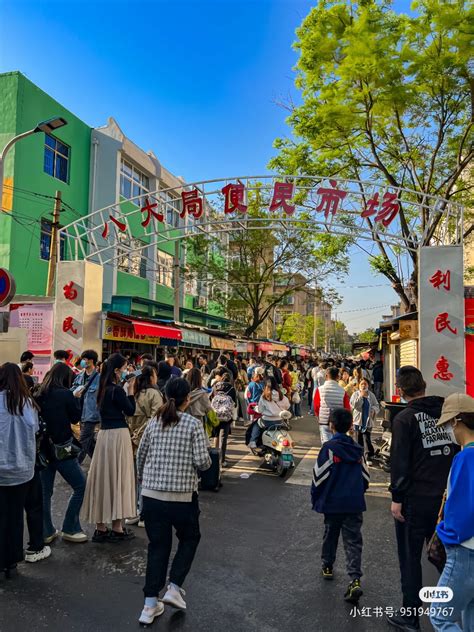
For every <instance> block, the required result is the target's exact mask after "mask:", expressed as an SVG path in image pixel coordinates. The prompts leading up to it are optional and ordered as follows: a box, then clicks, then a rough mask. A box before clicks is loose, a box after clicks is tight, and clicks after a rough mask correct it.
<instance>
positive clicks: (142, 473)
mask: <svg viewBox="0 0 474 632" xmlns="http://www.w3.org/2000/svg"><path fill="white" fill-rule="evenodd" d="M189 393H190V386H189V383H188V382H187V381H186V380H184V379H182V378H176V379H174V380H170V381H169V382H168V383H167V384H166V390H165V394H166V403H165V404H164V405H163V406H162V407H161V408H160V410H159V411H158V416H157V418H155V419H152V420H151V421H150V423H149V424H148V426H147V427H146V430H145V432H144V434H143V437H142V440H141V443H140V446H139V448H138V453H137V470H138V480H139V481H140V482H141V486H142V497H143V519H144V521H145V529H146V532H147V536H148V540H149V544H148V561H147V569H146V581H145V587H144V589H143V592H144V593H145V605H144V608H143V611H142V614H141V615H140V619H139V622H140V623H146V624H150V623H152V622H153V621H154V619H155V618H156V617H158V616H159V615H161V614H162V613H163V610H164V605H163V604H169V605H170V606H173V607H174V608H178V609H180V610H186V602H185V601H184V599H183V595H184V590H183V589H182V586H183V583H184V580H185V578H186V576H187V574H188V573H189V570H190V568H191V564H192V562H193V559H194V555H195V554H196V549H197V547H198V544H199V540H200V539H201V534H200V531H199V504H198V494H197V488H198V477H197V471H198V470H207V469H209V468H210V466H211V459H210V456H209V439H208V438H207V435H206V433H205V432H204V428H203V425H202V423H201V422H200V421H199V420H198V419H196V418H195V417H192V416H191V415H188V414H187V413H186V412H184V411H185V410H186V408H187V407H188V406H189V402H190V397H189ZM173 527H174V528H175V529H176V535H177V537H178V549H177V551H176V554H175V556H174V560H173V563H172V565H171V570H170V576H169V577H170V583H169V585H168V590H167V592H166V593H165V595H164V597H163V599H162V600H161V601H158V595H159V593H160V591H161V590H162V589H163V588H164V587H165V585H166V577H167V573H168V563H169V558H170V554H171V546H172V538H173Z"/></svg>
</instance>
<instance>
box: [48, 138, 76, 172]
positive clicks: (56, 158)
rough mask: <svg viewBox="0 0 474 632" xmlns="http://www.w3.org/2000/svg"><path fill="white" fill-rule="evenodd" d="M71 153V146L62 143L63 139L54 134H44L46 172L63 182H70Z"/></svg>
mask: <svg viewBox="0 0 474 632" xmlns="http://www.w3.org/2000/svg"><path fill="white" fill-rule="evenodd" d="M70 154H71V148H70V147H68V146H67V145H65V144H64V143H61V141H59V140H58V139H57V138H54V136H50V135H49V134H45V135H44V164H43V170H44V172H45V173H47V174H49V175H50V176H53V178H57V179H58V180H62V181H63V182H69V158H70Z"/></svg>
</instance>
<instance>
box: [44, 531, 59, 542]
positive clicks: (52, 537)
mask: <svg viewBox="0 0 474 632" xmlns="http://www.w3.org/2000/svg"><path fill="white" fill-rule="evenodd" d="M58 535H59V531H58V530H57V529H56V531H55V532H54V533H53V534H51V535H48V537H47V538H45V539H44V543H45V544H51V542H52V541H53V540H56V538H57V537H58Z"/></svg>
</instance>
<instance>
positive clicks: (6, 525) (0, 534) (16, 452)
mask: <svg viewBox="0 0 474 632" xmlns="http://www.w3.org/2000/svg"><path fill="white" fill-rule="evenodd" d="M38 428H39V425H38V414H37V411H36V407H35V404H34V402H33V400H32V399H31V395H30V393H29V390H28V387H27V385H26V382H25V380H24V379H23V376H22V374H21V371H20V369H19V368H18V366H17V365H16V364H13V363H12V362H6V363H5V364H3V365H2V366H1V367H0V572H4V573H5V576H6V577H9V576H10V575H11V571H12V569H14V568H15V567H16V564H17V562H20V561H21V560H23V526H24V525H23V520H24V519H23V514H24V506H25V499H26V494H27V490H28V484H29V482H30V481H31V479H32V478H33V476H34V473H35V460H36V436H35V435H36V432H37V431H38Z"/></svg>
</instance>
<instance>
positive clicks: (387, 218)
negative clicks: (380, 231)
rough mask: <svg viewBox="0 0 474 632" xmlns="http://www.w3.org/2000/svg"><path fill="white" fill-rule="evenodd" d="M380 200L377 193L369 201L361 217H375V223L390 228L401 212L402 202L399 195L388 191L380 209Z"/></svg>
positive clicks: (384, 195)
mask: <svg viewBox="0 0 474 632" xmlns="http://www.w3.org/2000/svg"><path fill="white" fill-rule="evenodd" d="M379 205H380V200H379V194H378V193H375V194H374V196H373V197H371V198H370V200H368V201H367V204H366V207H365V209H364V211H362V213H361V217H372V215H375V218H374V221H375V222H380V223H381V224H382V226H385V228H387V226H389V225H390V224H391V223H392V222H393V220H394V219H395V218H396V216H397V215H398V213H399V212H400V202H399V200H398V194H397V193H390V192H389V191H386V192H385V193H384V194H383V198H382V204H381V206H380V208H379Z"/></svg>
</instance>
